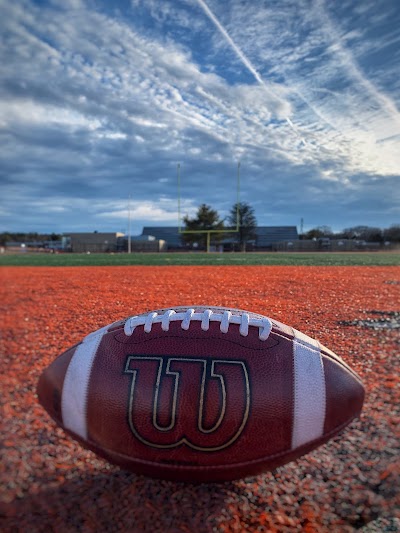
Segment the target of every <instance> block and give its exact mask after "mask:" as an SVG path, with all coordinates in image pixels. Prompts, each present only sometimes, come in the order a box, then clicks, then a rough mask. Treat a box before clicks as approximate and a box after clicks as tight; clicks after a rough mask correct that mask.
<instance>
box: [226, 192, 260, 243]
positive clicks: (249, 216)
mask: <svg viewBox="0 0 400 533" xmlns="http://www.w3.org/2000/svg"><path fill="white" fill-rule="evenodd" d="M238 218H239V232H238V233H237V236H236V239H237V242H238V243H239V246H240V251H242V252H245V251H246V244H247V242H248V241H250V240H252V239H255V236H256V228H257V219H256V216H255V214H254V209H253V207H251V205H249V204H248V203H247V202H239V203H238V204H237V203H236V204H234V205H233V206H232V208H231V210H230V213H229V216H228V221H229V224H230V225H231V226H232V229H234V228H236V226H237V222H238Z"/></svg>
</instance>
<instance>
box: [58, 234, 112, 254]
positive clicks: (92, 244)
mask: <svg viewBox="0 0 400 533" xmlns="http://www.w3.org/2000/svg"><path fill="white" fill-rule="evenodd" d="M120 235H121V234H118V233H68V234H65V236H66V237H68V238H69V243H70V244H69V246H70V250H71V252H74V253H87V252H90V253H107V252H115V251H117V239H118V237H119V236H120Z"/></svg>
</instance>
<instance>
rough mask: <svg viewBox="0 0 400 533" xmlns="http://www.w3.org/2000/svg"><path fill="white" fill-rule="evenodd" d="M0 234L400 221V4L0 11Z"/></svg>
mask: <svg viewBox="0 0 400 533" xmlns="http://www.w3.org/2000/svg"><path fill="white" fill-rule="evenodd" d="M0 35H1V38H0V54H1V55H0V72H1V76H0V95H1V98H0V232H2V231H14V232H16V231H23V232H30V231H34V232H39V233H48V232H53V231H54V232H56V233H62V232H72V231H111V232H114V231H115V232H120V231H122V232H124V233H126V232H127V230H128V213H130V218H131V233H132V234H133V235H138V234H140V233H141V231H142V227H143V226H152V225H153V226H177V225H178V201H177V165H178V163H179V164H180V176H181V216H183V215H189V216H194V215H195V213H196V210H197V208H198V206H199V205H200V204H201V203H206V204H208V205H210V206H211V207H212V208H214V209H216V210H217V211H218V213H219V215H220V217H221V218H225V217H226V216H227V215H228V213H229V210H230V208H231V207H232V205H233V204H234V203H235V201H236V180H237V171H238V163H239V162H240V200H241V201H242V202H248V203H249V204H250V205H251V206H252V207H253V208H254V211H255V215H256V218H257V221H258V224H259V225H267V226H270V225H272V226H273V225H296V226H297V227H298V228H300V223H301V222H300V221H301V219H303V222H304V230H305V231H307V230H308V229H311V228H313V227H316V226H321V225H327V226H330V227H331V228H332V229H333V230H334V231H339V230H340V229H343V228H347V227H351V226H356V225H369V226H378V227H382V228H384V227H389V226H390V225H392V224H399V223H400V186H399V185H400V179H399V178H400V76H399V70H400V3H399V2H398V0H363V1H362V2H359V1H356V0H341V1H340V2H334V1H333V0H265V1H256V0H131V1H128V0H126V1H125V0H124V1H122V0H121V1H113V2H107V1H102V0H49V1H36V2H33V1H29V0H15V1H13V2H10V1H7V0H0Z"/></svg>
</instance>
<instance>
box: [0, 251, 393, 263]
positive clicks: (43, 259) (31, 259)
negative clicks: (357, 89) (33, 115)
mask: <svg viewBox="0 0 400 533" xmlns="http://www.w3.org/2000/svg"><path fill="white" fill-rule="evenodd" d="M106 265H109V266H118V265H152V266H156V265H315V266H324V265H327V266H346V265H349V266H353V265H360V266H369V265H371V266H373V265H374V266H395V265H400V252H392V253H379V252H378V253H377V252H375V253H368V252H359V253H351V252H349V253H328V252H326V253H324V252H320V253H275V252H271V253H247V254H243V253H224V254H219V253H210V254H206V253H158V254H157V253H155V254H150V253H149V254H147V253H132V254H130V255H128V254H54V255H51V254H29V253H20V254H2V255H0V266H106Z"/></svg>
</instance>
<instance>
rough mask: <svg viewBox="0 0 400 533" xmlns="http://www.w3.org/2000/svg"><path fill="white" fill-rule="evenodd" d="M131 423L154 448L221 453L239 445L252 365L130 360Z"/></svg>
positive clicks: (154, 358) (170, 359)
mask: <svg viewBox="0 0 400 533" xmlns="http://www.w3.org/2000/svg"><path fill="white" fill-rule="evenodd" d="M125 373H126V374H131V376H132V380H131V385H130V394H129V406H128V423H129V426H130V429H131V431H132V433H133V434H134V436H135V437H136V438H137V439H138V440H139V441H140V442H142V443H143V444H146V445H147V446H152V447H154V448H161V449H171V448H176V447H178V446H181V445H183V444H185V445H186V446H188V447H190V448H192V449H194V450H199V451H204V452H215V451H219V450H222V449H224V448H226V447H228V446H230V445H231V444H233V443H234V442H235V441H236V440H237V439H238V438H239V436H240V434H241V433H242V431H243V429H244V427H245V425H246V422H247V420H248V417H249V412H250V384H249V375H248V371H247V367H246V364H245V363H244V362H242V361H230V360H226V359H211V358H207V359H199V358H189V357H162V356H136V355H130V356H128V358H127V361H126V365H125Z"/></svg>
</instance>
